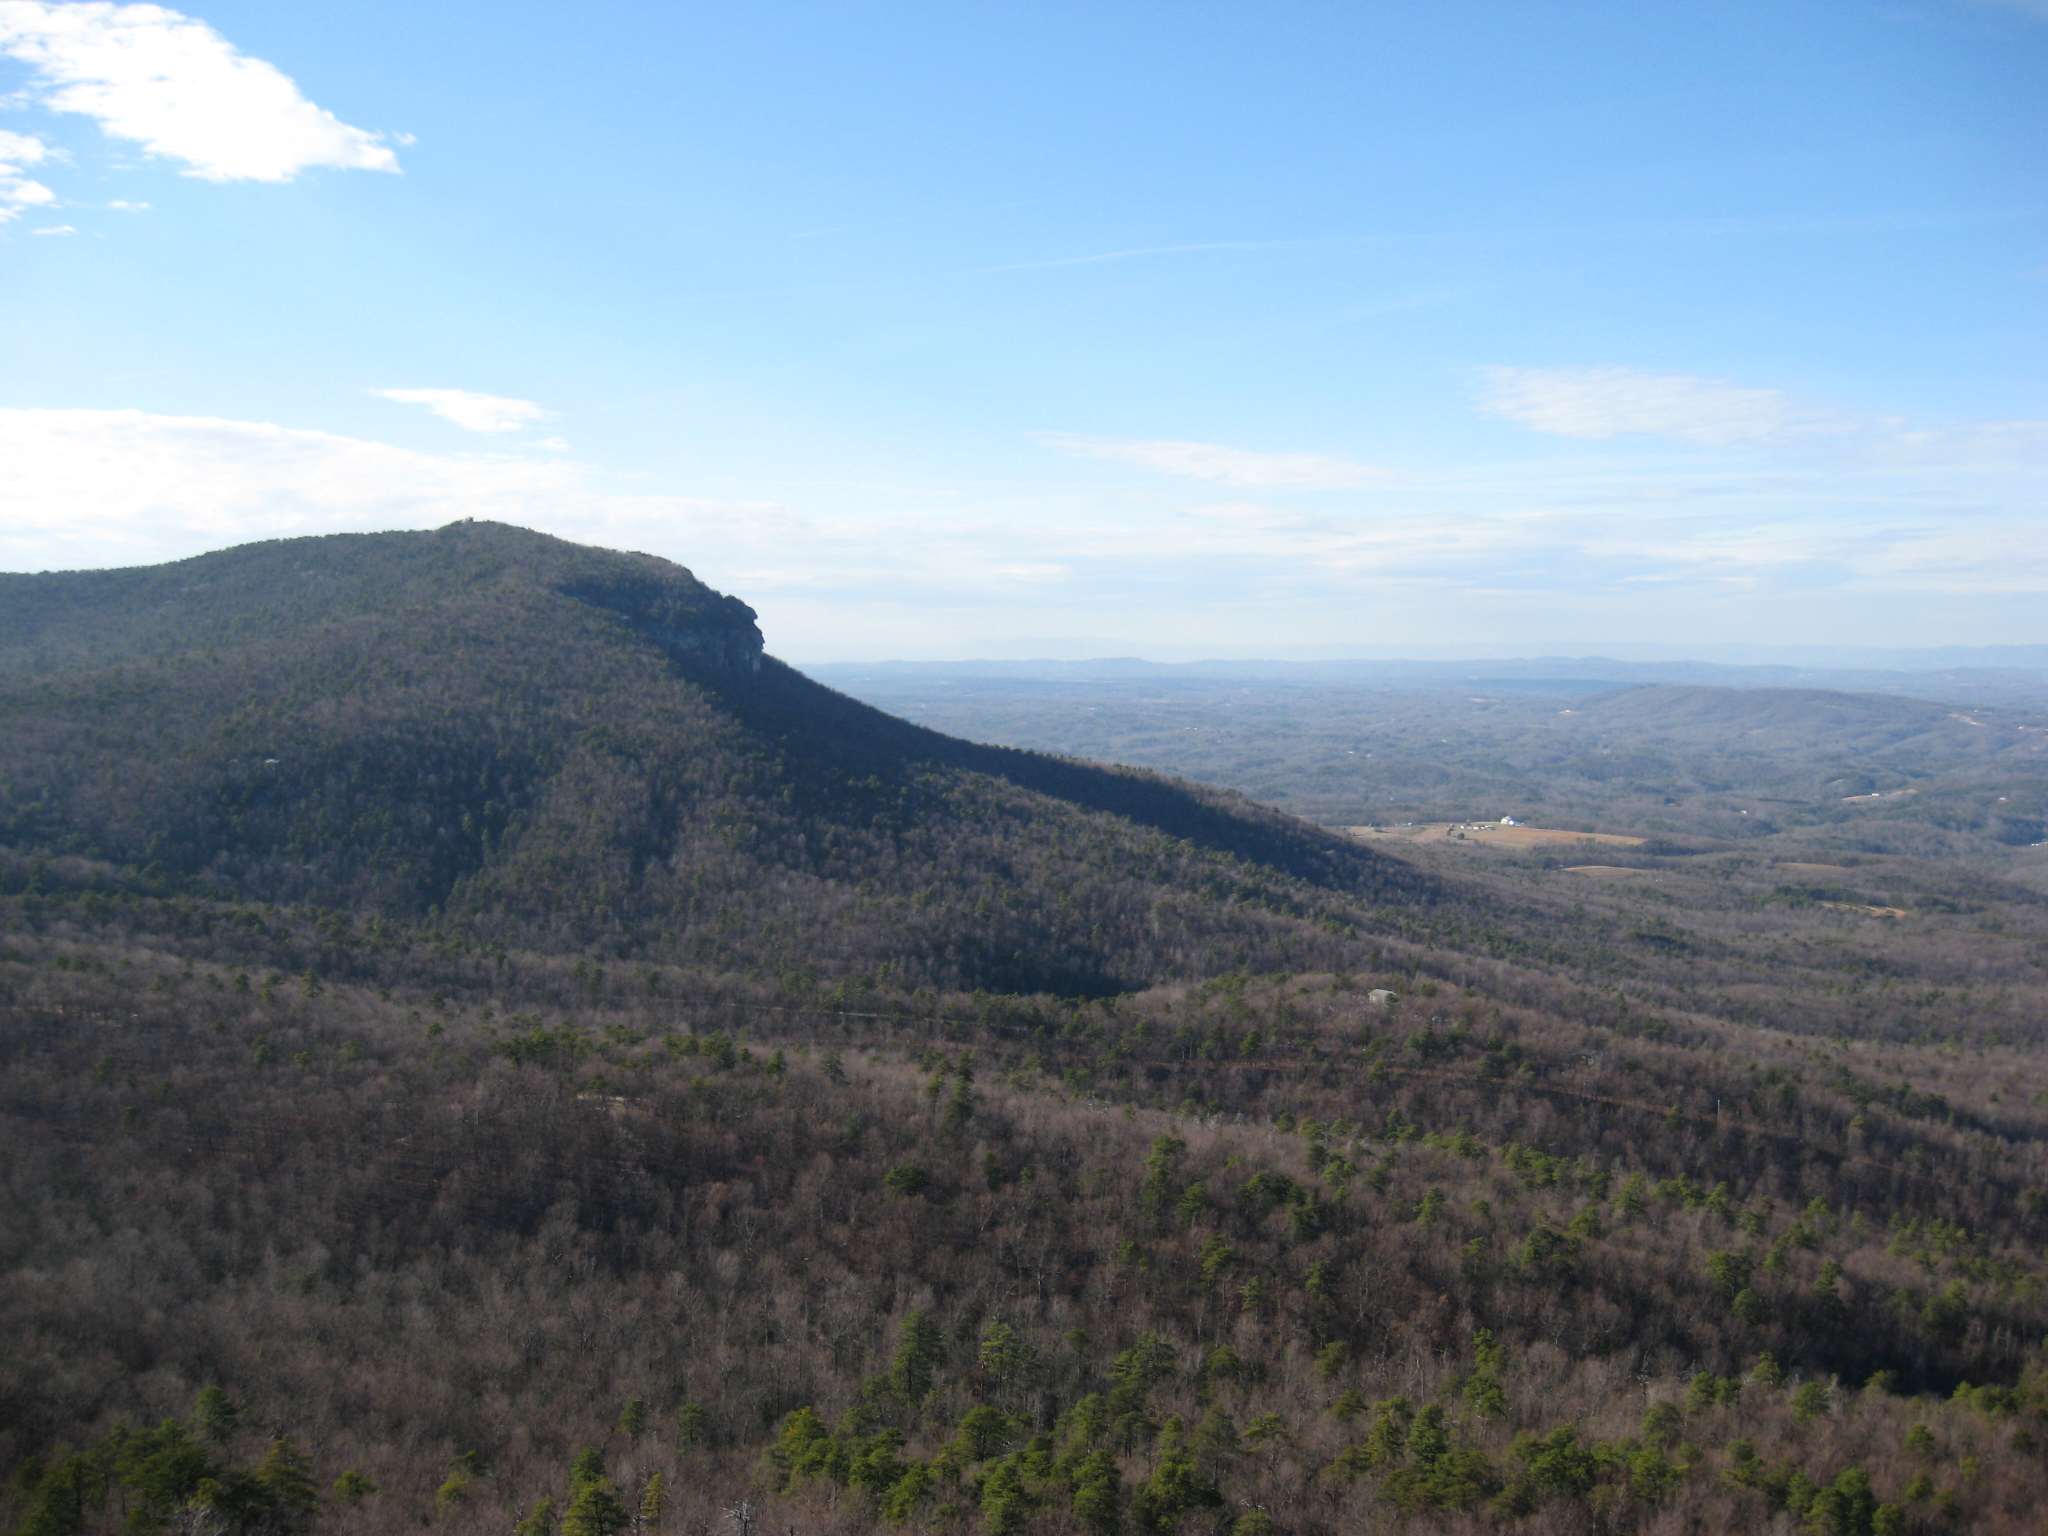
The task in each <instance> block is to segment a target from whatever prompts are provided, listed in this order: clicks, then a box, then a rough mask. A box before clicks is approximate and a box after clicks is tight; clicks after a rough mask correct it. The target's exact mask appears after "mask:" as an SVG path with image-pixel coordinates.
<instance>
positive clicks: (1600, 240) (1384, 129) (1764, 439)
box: [0, 0, 2048, 660]
mask: <svg viewBox="0 0 2048 1536" xmlns="http://www.w3.org/2000/svg"><path fill="white" fill-rule="evenodd" d="M2044 80H2048V0H2042V3H2039V4H2027V3H2006V4H1997V3H1991V0H1923V3H1917V4H1893V5H1887V4H1852V3H1832V4H1829V3H1807V0H1773V3H1769V4H1706V3H1701V4H1674V5H1652V6H1645V5H1641V4H1613V5H1551V4H1541V3H1535V4H1531V3H1519V4H1497V5H1495V4H1488V5H1474V4H1460V3H1444V4H1432V5H1427V6H1424V5H1413V4H1401V5H1391V4H1381V5H1375V4H1358V3H1350V4H1342V5H1335V4H1331V5H1325V4H1312V3H1302V4H1274V3H1266V4H1199V3H1176V4H1171V5H1147V4H1114V3H1102V0H1094V3H1089V4H1072V5H1067V4H1059V3H1046V0H1035V3H1030V4H1013V5H1001V4H972V3H955V4H948V5H938V4H932V5H907V4H889V3H869V4H862V5H852V4H845V5H807V6H799V5H784V4H775V3H762V4H756V5H750V6H732V5H720V6H709V5H694V4H673V3H670V4H660V5H654V4H623V3H615V4H595V5H592V4H585V5H580V6H576V7H559V6H555V7H542V6H535V5H528V4H494V5H491V6H488V7H487V6H483V5H473V6H472V5H458V4H445V3H427V4H420V3H414V4H410V5H406V6H396V5H383V4H377V3H370V4H362V3H358V4H354V5H351V6H348V7H337V6H332V5H321V6H315V5H310V4H298V3H293V0H269V3H266V4H263V5H255V4H209V5H205V6H204V7H203V8H195V9H193V10H191V11H187V12H182V13H180V12H175V11H168V10H164V9H160V8H152V7H146V6H121V5H113V4H92V5H73V4H49V3H43V0H0V97H4V103H0V213H5V214H7V215H9V216H8V217H6V218H5V219H4V221H0V272H4V277H0V334H4V336H5V337H6V338H7V341H6V345H5V347H4V348H0V564H4V565H5V566H7V567H10V568H14V569H45V568H60V567H74V566H86V565H110V564H134V563H140V562H146V561H154V560H159V559H167V558H174V557H177V556H181V555H185V554H190V553H195V552H197V551H200V550H203V549H208V548H216V547H220V546H223V545H226V544H232V543H238V542H242V541H245V540H247V539H251V538H264V537H273V536H279V535H289V534H298V533H314V532H328V531H350V530H362V529H372V528H389V527H425V526H433V525H435V524H437V523H440V522H445V521H447V520H449V519H451V518H454V517H461V516H478V517H497V518H503V519H506V520H509V521H515V522H520V523H524V524H527V525H530V526H536V527H542V528H547V529H550V530H552V531H556V532H560V533H562V534H564V535H566V536H569V537H573V538H579V539H585V540H589V541H592V542H599V543H606V544H613V545H618V546H623V547H630V548H636V549H645V550H649V551H652V552H655V553H658V554H662V555H666V556H669V557H671V558H674V559H677V560H680V561H682V562H684V563H685V564H688V565H690V566H691V567H692V568H693V569H695V570H696V571H697V572H698V573H699V574H700V575H702V576H703V577H704V578H705V579H706V580H709V581H711V582H713V583H714V584H715V585H718V586H720V587H723V588H725V589H728V590H731V591H734V592H737V593H739V594H740V595H741V596H743V597H745V598H746V599H747V600H748V601H750V602H752V603H753V604H754V605H755V606H756V607H757V608H758V609H760V611H761V613H762V618H763V625H764V628H765V629H766V631H767V633H768V636H769V642H770V646H771V648H772V649H774V650H776V651H777V652H779V653H780V654H783V655H786V656H790V657H792V658H795V659H800V660H808V659H817V660H825V659H867V658H878V657H883V656H936V655H1020V654H1040V653H1060V654H1088V653H1095V654H1102V653H1114V654H1155V655H1161V656H1166V655H1176V656H1178V655H1188V654H1195V653H1201V654H1212V655H1240V656H1255V655H1261V654H1281V653H1298V652H1300V651H1301V650H1304V649H1322V650H1327V651H1330V652H1332V653H1338V652H1342V651H1345V650H1347V649H1357V650H1373V649H1382V648H1388V647H1398V646H1403V645H1428V646H1445V645H1449V646H1460V645H1465V644H1470V645H1471V646H1472V647H1473V648H1474V650H1475V651H1481V650H1489V649H1491V650H1498V649H1502V648H1512V647H1525V646H1529V645H1539V646H1546V647H1547V646H1550V645H1578V644H1599V643H1609V644H1618V643H1621V642H1626V641H1635V642H1657V643H1664V644H1675V645H1706V644H1711V643H1727V642H1735V641H1740V642H1749V643H1764V644H1774V643H1775V644H1871V645H1912V644H1926V645H1935V644H1951V643H1961V644H1982V643H2019V642H2039V641H2043V640H2048V601H2044V598H2048V498H2044V494H2043V493H2044V489H2048V378H2044V370H2043V367H2042V362H2041V360H2042V359H2043V358H2044V357H2048V325H2044V318H2048V304H2044V300H2048V241H2044V239H2043V235H2044V231H2048V219H2044V213H2048V188H2044V184H2043V167H2044V166H2048V90H2044V89H2043V88H2042V82H2043V81H2044Z"/></svg>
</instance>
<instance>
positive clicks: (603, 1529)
mask: <svg viewBox="0 0 2048 1536" xmlns="http://www.w3.org/2000/svg"><path fill="white" fill-rule="evenodd" d="M627 1518H628V1517H627V1512H626V1505H625V1502H624V1501H623V1500H622V1499H620V1497H619V1490H618V1489H616V1488H614V1487H613V1486H612V1481H611V1479H610V1478H608V1477H593V1478H590V1479H588V1480H586V1481H584V1482H582V1483H580V1484H578V1485H577V1486H576V1489H575V1491H574V1492H573V1493H572V1494H570V1496H569V1508H568V1509H567V1511H566V1512H564V1514H563V1515H562V1536H618V1532H620V1531H622V1530H624V1529H625V1528H626V1524H627Z"/></svg>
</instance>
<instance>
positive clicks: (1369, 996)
mask: <svg viewBox="0 0 2048 1536" xmlns="http://www.w3.org/2000/svg"><path fill="white" fill-rule="evenodd" d="M1365 1000H1366V1001H1367V1002H1368V1003H1371V1004H1372V1005H1373V1007H1375V1008H1384V1007H1386V1006H1387V1004H1389V1003H1391V1002H1392V1001H1393V1000H1394V994H1393V993H1392V992H1389V991H1388V990H1387V989H1386V988H1385V987H1374V988H1373V989H1372V990H1371V991H1370V992H1368V993H1366V994H1365Z"/></svg>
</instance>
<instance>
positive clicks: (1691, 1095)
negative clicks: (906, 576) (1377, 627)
mask: <svg viewBox="0 0 2048 1536" xmlns="http://www.w3.org/2000/svg"><path fill="white" fill-rule="evenodd" d="M207 561H218V562H219V563H218V565H209V564H208V563H207ZM20 582H21V583H22V584H19V585H9V584H8V583H6V582H0V600H11V598H12V596H14V595H23V596H22V600H21V602H20V603H19V604H18V605H17V606H16V607H14V608H13V609H11V610H9V611H8V613H7V615H6V617H5V618H4V620H0V635H4V636H5V637H6V638H5V645H6V647H7V648H6V650H5V655H6V656H7V657H8V658H9V659H8V661H7V663H6V670H5V672H4V673H0V1336H4V1337H5V1338H7V1339H8V1341H9V1346H10V1347H9V1348H8V1349H6V1350H4V1351H0V1472H4V1473H5V1475H6V1476H5V1481H4V1483H0V1524H5V1525H8V1526H11V1527H13V1528H14V1529H16V1530H17V1531H18V1532H19V1533H20V1536H116V1533H117V1532H118V1533H120V1536H329V1533H332V1536H341V1533H344V1532H346V1533H351V1536H353V1533H363V1536H398V1533H399V1532H414V1533H417V1532H419V1531H422V1530H432V1531H436V1532H441V1533H444V1536H504V1533H505V1532H506V1531H508V1530H511V1531H513V1532H515V1533H516V1536H711V1533H712V1532H718V1533H719V1536H765V1533H767V1532H770V1531H772V1532H775V1533H777V1536H782V1533H795V1536H825V1533H828V1532H829V1533H835V1536H838V1533H845V1536H882V1533H908V1532H918V1533H925V1532H933V1533H943V1536H1084V1533H1087V1536H1164V1533H1168V1532H1176V1533H1180V1536H1340V1533H1343V1536H1348V1533H1352V1532H1377V1531H1396V1530H1433V1531H1438V1530H1440V1531H1447V1532H1467V1533H1475V1536H1476V1533H1480V1532H1486V1533H1502V1536H1539V1533H1540V1536H1565V1533H1573V1536H1578V1533H1586V1536H1592V1533H1600V1536H1608V1533H1612V1536H1625V1533H1630V1536H1632V1533H1642V1536H1679V1533H1681V1532H1682V1533H1687V1536H1693V1533H1698V1532H1702V1531H1715V1532H1724V1531H1725V1532H1739V1533H1745V1536H1749V1533H1754V1536H1764V1533H1773V1536H1787V1533H1790V1532H1792V1531H1806V1532H1818V1533H1823V1536H1901V1533H1911V1536H1960V1533H1962V1532H1965V1531H1969V1532H1989V1533H1997V1536H2003V1533H2008V1532H2010V1533H2018V1532H2022V1531H2031V1530H2034V1529H2037V1528H2038V1511H2039V1509H2040V1507H2041V1504H2042V1501H2043V1498H2044V1496H2048V1356H2044V1349H2043V1345H2044V1339H2048V1264H2044V1261H2043V1258H2042V1250H2043V1247H2044V1244H2048V1065H2044V1062H2043V1058H2042V1053H2041V1049H2040V1047H2041V1045H2042V1044H2043V1043H2044V1039H2048V1025H2044V1020H2048V1014H2044V1011H2043V1010H2044V1000H2048V901H2044V900H2042V899H2041V898H2040V897H2039V896H2038V895H2036V894H2035V893H2033V892H2031V891H2030V890H2028V889H2026V888H2023V887H2019V886H2016V885H2013V884H2011V883H2008V882H2006V881H2005V880H2003V879H2002V878H2000V877H1999V875H1998V874H1997V873H1996V872H1995V871H1987V870H1972V869H1967V868H1957V867H1953V866H1949V865H1946V864H1942V863H1939V862H1934V861H1927V860H1922V859H1916V858H1907V857H1899V856H1894V855H1892V854H1890V853H1886V852H1883V851H1881V850H1880V851H1872V850H1869V849H1860V850H1859V849H1856V848H1828V847H1823V846H1821V845H1819V844H1815V843H1811V842H1809V843H1803V844H1800V845H1799V846H1797V847H1791V846H1787V847H1773V846H1771V845H1768V844H1766V843H1764V842H1763V840H1761V839H1753V840H1749V841H1745V842H1741V843H1734V842H1725V841H1721V840H1718V839H1715V838H1712V837H1701V836H1693V837H1689V838H1688V837H1683V836H1674V837H1672V838H1670V839H1668V840H1666V841H1662V842H1658V843H1652V844H1645V845H1643V846H1640V847H1618V848H1602V849H1600V850H1599V851H1598V856H1599V857H1601V858H1602V859H1603V860H1609V861H1614V862H1603V863H1601V864H1598V865H1592V864H1588V863H1587V862H1586V860H1587V859H1588V858H1589V857H1590V856H1592V855H1590V854H1589V852H1588V851H1587V849H1586V848H1584V847H1583V846H1579V847H1572V846H1565V847H1541V846H1539V847H1535V848H1531V849H1529V850H1526V851H1523V852H1520V853H1495V852H1483V853H1482V852H1480V851H1478V850H1476V849H1468V848H1467V847H1466V846H1465V845H1462V844H1453V843H1448V842H1446V843H1440V844H1434V845H1427V846H1425V845H1416V846H1414V847H1412V848H1408V849H1407V850H1406V851H1405V853H1404V854H1403V855H1402V856H1401V857H1394V856H1391V855H1382V854H1379V853H1375V852H1370V851H1367V850H1364V849H1361V848H1359V847H1357V846H1356V845H1355V844H1353V843H1350V842H1347V841H1344V840H1341V839H1339V838H1337V837H1335V836H1333V835H1332V834H1329V833H1327V832H1324V831H1322V830H1321V829H1318V828H1316V827H1314V826H1310V825H1308V824H1306V823H1303V822H1300V821H1296V820H1294V819H1292V818H1288V817H1285V816H1282V815H1279V814H1278V813H1276V812H1273V811H1271V810H1267V809H1264V808H1262V807H1260V806H1257V805H1255V804H1253V803H1251V802H1248V801H1246V800H1244V799H1241V798H1239V797H1237V796H1234V795H1230V794H1227V793H1222V792H1217V791H1212V790H1207V789H1204V788H1201V787H1199V786H1196V785H1191V784H1186V783H1182V782H1177V781H1174V780H1170V779H1166V778H1163V777H1160V776H1158V775H1155V774H1150V773H1144V772H1138V771H1132V770H1122V769H1108V768H1100V767H1096V766H1093V765H1091V764H1087V763H1083V762H1078V761H1074V760H1071V759H1062V758H1056V757H1048V756H1042V755H1036V754H1033V753H1029V752H1021V751H1009V750H1005V749H1002V748H997V747H985V746H975V745H971V744H968V743H965V742H960V741H956V740H953V739H951V738H948V737H944V736H941V735H938V734H936V733H934V732H931V731H928V730H924V729H921V728H919V727H916V726H913V725H909V724H906V723H904V722H902V721H898V720H894V719H892V718H890V717H888V716H886V715H882V714H879V713H878V712H876V711H874V710H872V709H869V708H867V707H865V706H863V705H860V704H858V703H856V702H855V701H853V700H850V699H847V698H845V697H844V696H842V695H838V694H835V693H832V692H831V691H829V690H827V689H823V688H821V687H819V686H818V685H816V684H814V683H811V682H809V681H808V680H806V679H804V678H802V677H801V676H799V675H797V674H796V673H794V672H792V671H791V670H790V669H788V668H786V667H783V666H782V665H781V664H780V663H778V662H776V661H774V660H773V659H772V658H770V657H767V656H766V655H764V654H763V653H762V651H761V647H760V638H759V634H758V630H757V629H756V628H755V626H754V623H753V617H752V615H751V613H750V612H749V611H748V610H747V609H745V607H744V605H741V604H739V603H737V602H735V601H734V600H732V599H729V598H723V597H720V596H719V595H718V594H716V593H712V592H710V591H709V590H708V589H706V588H704V587H703V586H702V585H701V584H699V583H697V582H696V581H695V580H694V578H692V577H690V576H689V575H688V573H687V572H684V571H682V570H681V569H680V568H678V567H674V566H670V565H667V564H665V563H663V562H658V561H650V560H647V559H645V558H644V557H638V556H614V555H610V554H607V553H606V552H603V551H589V550H580V549H577V548H576V547H575V546H570V545H565V544H562V543H560V542H559V541H555V540H548V539H542V538H540V537H539V536H536V535H530V534H525V533H522V532H520V531H518V530H512V529H499V528H492V527H489V526H486V525H456V526H455V527H454V528H450V529H443V530H440V531H439V532H437V533H433V534H414V535H388V536H386V535H379V536H375V537H373V538H366V539H361V540H341V541H326V540H302V541H288V542H284V543H279V544H273V545H267V546H257V547H255V548H253V549H249V550H237V551H227V552H224V554H223V555H221V556H217V557H206V560H204V561H199V562H184V563H182V564H181V565H180V566H177V567H169V568H163V569H159V570H155V571H147V572H125V573H124V572H117V573H105V574H103V575H102V574H96V575H93V576H91V577H90V578H86V579H81V580H80V581H78V582H77V583H76V584H72V583H71V578H68V577H34V578H21V579H20ZM207 593H218V594H220V596H219V600H218V601H217V602H215V601H213V600H211V599H209V598H207V597H206V594H207ZM24 594H25V595H24ZM302 594H303V595H304V599H303V601H301V595H302ZM95 614H99V615H102V616H103V617H104V619H105V625H104V629H102V628H100V627H96V624H95V621H94V615H95ZM1666 697H1669V696H1666ZM1648 702H1649V703H1650V704H1651V705H1652V706H1653V713H1654V712H1655V709H1659V708H1663V707H1664V706H1663V705H1662V704H1661V703H1659V702H1658V701H1657V700H1655V699H1652V700H1649V701H1648ZM1700 702H1701V701H1698V700H1695V701H1694V703H1693V704H1692V705H1687V706H1685V707H1687V708H1694V707H1698V705H1699V703H1700ZM1704 702H1705V703H1706V704H1708V705H1711V704H1712V702H1713V701H1712V700H1706V701H1704ZM1680 703H1681V704H1683V703H1684V701H1680ZM1792 725H1793V728H1794V729H1795V730H1796V725H1797V721H1796V717H1795V718H1794V719H1793V721H1792ZM1659 728H1660V729H1661V728H1663V726H1662V724H1660V725H1659ZM1615 744H1616V746H1617V748H1619V749H1625V748H1626V746H1627V742H1626V740H1625V739H1617V741H1616V743H1615ZM1816 835H1817V834H1816Z"/></svg>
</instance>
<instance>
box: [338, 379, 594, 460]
mask: <svg viewBox="0 0 2048 1536" xmlns="http://www.w3.org/2000/svg"><path fill="white" fill-rule="evenodd" d="M370 393H371V394H373V395H381V396H382V397H383V398H384V399H386V400H396V401H398V402H399V403H400V404H403V405H417V406H421V407H424V408H425V409H427V410H429V411H432V412H433V413H434V414H435V415H436V416H439V417H440V418H441V419H442V420H443V421H452V422H454V423H455V425H456V426H458V427H462V428H465V429H466V430H468V431H471V432H518V431H520V430H522V429H524V428H526V427H530V426H532V425H533V424H534V423H535V422H538V421H553V420H554V419H555V416H556V413H555V412H554V411H550V410H547V409H545V408H544V407H542V406H538V405H535V404H534V403H533V402H532V401H531V400H510V399H507V398H506V397H505V396H503V395H481V394H478V393H477V392H476V391H475V390H471V389H373V390H371V391H370ZM540 446H542V447H544V448H553V447H558V446H565V445H562V444H561V443H560V440H559V439H554V440H550V441H548V442H546V443H543V444H541V445H540Z"/></svg>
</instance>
